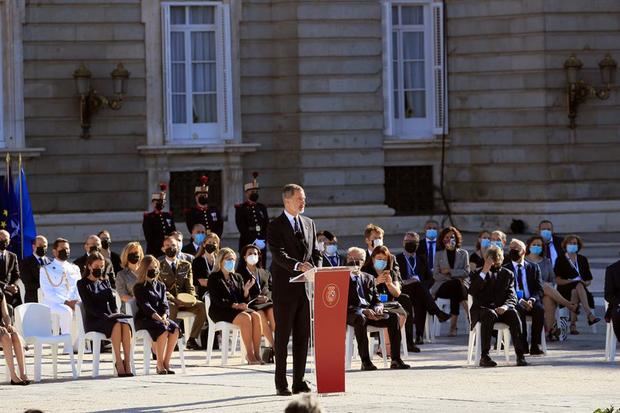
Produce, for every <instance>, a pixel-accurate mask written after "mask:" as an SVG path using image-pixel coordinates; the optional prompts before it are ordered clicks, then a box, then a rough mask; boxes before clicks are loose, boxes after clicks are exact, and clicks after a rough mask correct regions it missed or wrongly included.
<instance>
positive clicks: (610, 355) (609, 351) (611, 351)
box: [605, 301, 618, 362]
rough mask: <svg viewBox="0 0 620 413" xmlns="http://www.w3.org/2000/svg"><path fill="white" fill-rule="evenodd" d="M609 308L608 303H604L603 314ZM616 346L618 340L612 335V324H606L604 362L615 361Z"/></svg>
mask: <svg viewBox="0 0 620 413" xmlns="http://www.w3.org/2000/svg"><path fill="white" fill-rule="evenodd" d="M608 307H609V303H608V302H607V301H605V313H607V308H608ZM617 344H618V339H617V338H616V335H615V333H614V327H613V322H611V321H610V322H609V323H607V333H606V335H605V360H607V361H611V362H613V361H615V359H616V346H617Z"/></svg>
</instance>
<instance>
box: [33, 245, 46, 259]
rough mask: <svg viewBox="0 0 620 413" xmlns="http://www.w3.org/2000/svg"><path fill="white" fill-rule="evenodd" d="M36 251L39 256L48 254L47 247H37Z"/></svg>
mask: <svg viewBox="0 0 620 413" xmlns="http://www.w3.org/2000/svg"><path fill="white" fill-rule="evenodd" d="M35 253H36V254H37V255H38V256H39V257H44V256H45V254H47V248H45V247H37V249H36V250H35Z"/></svg>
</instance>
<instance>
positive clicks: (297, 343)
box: [273, 295, 310, 389]
mask: <svg viewBox="0 0 620 413" xmlns="http://www.w3.org/2000/svg"><path fill="white" fill-rule="evenodd" d="M273 315H274V318H275V321H276V326H277V328H276V331H275V348H274V352H275V362H276V377H275V381H276V388H277V389H283V388H286V387H288V381H287V380H286V358H287V357H288V340H289V336H290V335H291V332H292V333H293V387H296V386H299V385H301V383H302V382H303V380H304V374H305V372H306V359H307V357H308V339H309V337H310V307H309V304H308V299H307V298H306V296H305V295H304V296H303V297H299V299H297V300H295V301H294V300H290V301H285V302H281V301H280V300H274V302H273Z"/></svg>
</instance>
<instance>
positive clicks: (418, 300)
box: [396, 231, 450, 344]
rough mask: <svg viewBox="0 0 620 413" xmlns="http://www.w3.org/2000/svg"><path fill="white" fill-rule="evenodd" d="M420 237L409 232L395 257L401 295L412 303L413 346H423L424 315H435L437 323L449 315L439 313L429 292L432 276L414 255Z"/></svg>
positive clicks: (423, 260) (424, 261)
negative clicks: (414, 333) (399, 276)
mask: <svg viewBox="0 0 620 413" xmlns="http://www.w3.org/2000/svg"><path fill="white" fill-rule="evenodd" d="M419 242H420V236H419V235H418V234H417V233H416V232H414V231H409V232H407V233H406V234H405V237H404V239H403V249H404V251H403V252H401V253H400V254H397V255H396V261H397V262H398V266H399V267H400V268H401V273H400V275H401V278H402V279H403V288H402V290H403V293H405V294H407V295H409V297H410V298H411V301H412V303H413V313H414V323H415V330H416V341H415V344H424V340H423V339H422V337H423V335H424V326H425V324H426V313H427V312H428V313H430V314H432V315H436V316H437V318H438V319H439V321H441V322H444V321H447V320H449V319H450V314H448V313H445V312H443V311H441V309H440V308H439V307H437V304H436V303H435V300H434V299H433V296H432V295H431V293H430V292H429V289H430V287H431V286H432V285H433V276H432V274H431V273H429V271H428V268H427V267H426V260H425V259H424V258H423V257H420V256H418V255H417V254H416V251H417V249H418V243H419Z"/></svg>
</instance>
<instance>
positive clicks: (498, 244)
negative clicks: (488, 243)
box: [492, 241, 504, 249]
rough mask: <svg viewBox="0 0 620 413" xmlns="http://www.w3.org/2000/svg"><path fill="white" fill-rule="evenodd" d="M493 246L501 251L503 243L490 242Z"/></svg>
mask: <svg viewBox="0 0 620 413" xmlns="http://www.w3.org/2000/svg"><path fill="white" fill-rule="evenodd" d="M492 243H493V245H495V246H496V247H498V248H500V249H503V248H504V243H502V242H501V241H492Z"/></svg>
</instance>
